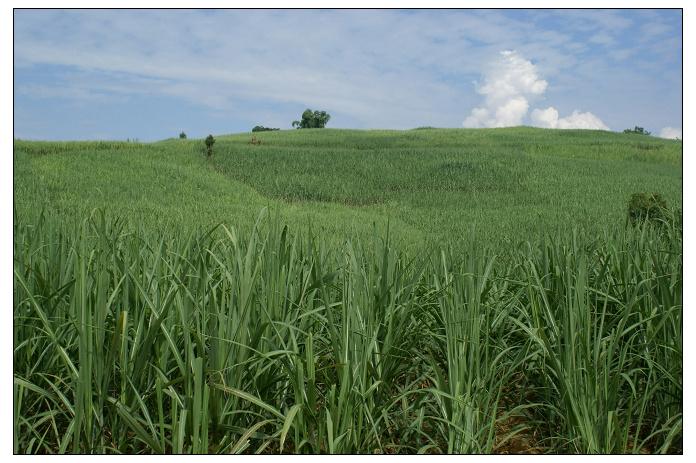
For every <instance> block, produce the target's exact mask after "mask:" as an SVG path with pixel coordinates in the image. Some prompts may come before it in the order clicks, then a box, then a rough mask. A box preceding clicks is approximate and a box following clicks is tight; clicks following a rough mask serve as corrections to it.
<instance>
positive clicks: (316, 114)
mask: <svg viewBox="0 0 696 463" xmlns="http://www.w3.org/2000/svg"><path fill="white" fill-rule="evenodd" d="M329 119H331V115H330V114H328V113H327V112H326V111H312V110H311V109H306V110H305V111H304V112H303V113H302V120H300V121H292V126H293V127H297V128H298V129H323V128H324V127H325V126H326V124H327V122H329Z"/></svg>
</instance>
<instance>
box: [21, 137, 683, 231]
mask: <svg viewBox="0 0 696 463" xmlns="http://www.w3.org/2000/svg"><path fill="white" fill-rule="evenodd" d="M256 136H257V138H258V139H260V140H261V141H262V143H261V145H251V144H249V143H248V142H249V140H250V139H251V135H250V134H247V133H244V134H236V135H229V136H218V137H217V143H216V144H215V151H214V152H215V154H214V156H213V158H212V160H210V161H208V160H206V159H205V156H204V155H203V149H202V145H203V144H202V141H201V140H178V139H170V140H165V141H161V142H157V143H151V144H139V143H125V142H69V143H65V142H60V143H58V142H55V143H52V142H25V141H16V142H15V153H14V169H15V171H14V180H15V205H16V209H17V211H18V212H22V211H26V212H34V211H36V210H37V209H39V208H41V207H44V206H45V207H46V208H47V209H48V210H49V211H54V212H56V213H60V214H62V215H73V214H77V215H84V214H85V213H86V211H90V210H92V209H94V208H103V209H105V210H106V211H108V212H111V213H114V214H118V215H123V216H127V217H129V218H130V220H132V221H133V222H134V223H140V224H145V225H146V226H150V225H153V226H156V227H160V226H163V225H165V224H166V225H168V226H176V227H184V228H187V227H190V226H198V225H202V226H209V225H213V224H216V223H218V222H225V223H228V224H233V225H236V226H241V227H246V226H249V225H251V224H252V223H253V222H254V220H255V218H256V216H257V214H258V212H259V210H260V209H261V208H263V207H269V209H270V210H271V211H272V213H277V214H280V215H281V216H282V217H283V218H284V219H285V220H286V221H288V222H289V223H291V224H295V225H298V226H304V225H306V224H308V223H309V222H311V223H312V224H313V226H314V227H315V228H317V229H321V230H324V231H325V232H326V233H327V234H329V235H332V236H336V237H340V236H341V235H344V234H345V233H346V232H347V231H354V232H356V233H358V234H363V233H371V231H372V229H373V226H374V225H373V224H376V225H377V226H378V227H379V228H384V227H386V224H387V221H389V224H390V229H391V230H392V232H393V234H394V235H395V237H396V238H397V239H403V240H405V242H408V243H423V242H425V241H440V240H446V241H449V242H451V243H454V244H456V243H458V242H461V241H462V240H470V239H473V236H474V235H473V234H472V233H474V230H475V234H476V236H478V237H480V238H482V239H484V240H485V241H486V242H489V243H492V242H496V241H506V240H508V239H512V240H513V241H517V240H520V239H526V238H530V239H531V238H533V237H535V236H536V235H538V234H539V233H544V232H553V230H554V229H555V228H556V227H563V228H568V227H569V226H582V227H586V228H587V227H589V228H590V229H594V228H596V227H600V228H601V227H603V226H605V225H612V224H616V223H617V222H621V221H622V220H623V219H624V214H625V207H626V203H627V201H628V198H629V197H630V195H631V194H632V193H634V192H639V191H648V192H653V191H654V192H659V193H661V194H662V195H663V196H664V197H665V198H666V199H667V201H668V203H669V204H670V205H673V206H676V207H681V146H682V145H681V142H677V141H667V140H662V139H658V138H654V137H643V136H635V135H625V134H617V133H612V132H600V131H580V130H566V131H562V130H544V129H534V128H509V129H488V130H464V129H425V130H411V131H382V130H373V131H359V130H335V129H318V130H301V131H298V130H293V131H280V132H265V133H260V134H256Z"/></svg>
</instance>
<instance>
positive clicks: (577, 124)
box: [531, 106, 609, 130]
mask: <svg viewBox="0 0 696 463" xmlns="http://www.w3.org/2000/svg"><path fill="white" fill-rule="evenodd" d="M531 118H532V123H533V124H534V125H535V126H537V127H545V128H549V129H596V130H609V127H607V126H606V125H605V124H604V122H602V120H601V119H600V118H598V117H597V116H595V115H594V114H592V113H590V112H585V113H581V112H580V111H578V110H575V111H573V113H572V114H571V115H570V116H566V117H560V118H559V117H558V111H557V110H556V108H554V107H553V106H549V107H548V108H546V109H535V110H534V111H532V114H531Z"/></svg>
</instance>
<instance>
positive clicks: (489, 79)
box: [463, 50, 609, 130]
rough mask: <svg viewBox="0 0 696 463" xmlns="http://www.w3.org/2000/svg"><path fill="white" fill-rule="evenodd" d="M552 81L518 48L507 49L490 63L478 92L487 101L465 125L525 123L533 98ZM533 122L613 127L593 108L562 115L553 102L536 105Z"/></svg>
mask: <svg viewBox="0 0 696 463" xmlns="http://www.w3.org/2000/svg"><path fill="white" fill-rule="evenodd" d="M547 87H548V82H546V81H545V80H544V79H542V78H541V76H540V75H539V72H538V71H537V68H536V66H535V65H534V64H533V63H532V62H531V61H529V60H527V59H525V58H524V57H523V56H522V55H520V54H519V53H518V52H516V51H510V50H506V51H503V52H500V55H499V56H498V57H497V59H495V60H494V61H493V62H492V63H490V64H489V65H488V67H487V68H486V69H485V71H484V73H483V84H482V85H480V86H479V87H478V88H477V90H476V91H477V93H479V94H480V95H483V97H484V102H483V105H482V106H480V107H477V108H474V109H472V110H471V114H470V115H469V116H468V117H467V118H466V119H465V120H464V123H463V125H464V127H469V128H480V127H511V126H516V125H522V123H523V121H524V119H525V117H526V116H527V112H528V111H529V100H530V99H532V98H535V97H540V96H541V95H543V94H544V92H545V91H546V88H547ZM531 120H532V123H533V124H534V125H535V126H537V127H547V128H553V129H600V130H609V127H607V126H606V124H604V122H602V120H601V119H600V118H599V117H597V116H595V115H594V114H592V113H590V112H580V111H578V110H575V111H573V113H572V114H571V115H570V116H566V117H559V114H558V110H556V108H554V107H553V106H549V107H548V108H546V109H535V110H533V111H532V113H531Z"/></svg>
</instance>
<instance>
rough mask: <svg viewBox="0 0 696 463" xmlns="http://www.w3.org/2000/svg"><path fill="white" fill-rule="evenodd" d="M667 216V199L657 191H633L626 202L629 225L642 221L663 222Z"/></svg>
mask: <svg viewBox="0 0 696 463" xmlns="http://www.w3.org/2000/svg"><path fill="white" fill-rule="evenodd" d="M667 218H668V210H667V201H665V200H664V198H662V196H661V195H660V194H659V193H634V194H633V195H632V196H631V200H630V201H629V202H628V220H629V221H630V222H631V225H636V224H638V223H641V222H644V221H650V222H656V223H659V222H664V221H665V220H667Z"/></svg>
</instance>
